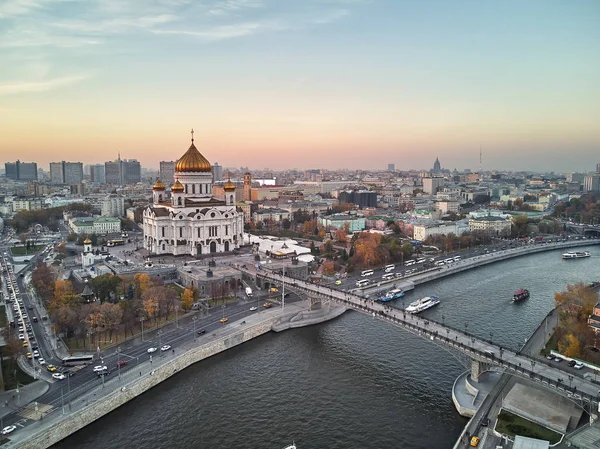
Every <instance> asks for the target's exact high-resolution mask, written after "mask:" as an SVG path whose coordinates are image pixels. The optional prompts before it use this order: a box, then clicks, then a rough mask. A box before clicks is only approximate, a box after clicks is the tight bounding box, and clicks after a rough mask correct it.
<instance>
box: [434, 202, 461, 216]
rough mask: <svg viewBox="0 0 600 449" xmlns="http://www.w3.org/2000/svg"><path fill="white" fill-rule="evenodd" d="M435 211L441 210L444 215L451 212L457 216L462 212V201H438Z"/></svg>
mask: <svg viewBox="0 0 600 449" xmlns="http://www.w3.org/2000/svg"><path fill="white" fill-rule="evenodd" d="M435 210H439V211H440V212H441V213H442V214H447V213H449V212H454V213H455V214H457V213H458V211H459V210H460V201H438V202H437V203H435Z"/></svg>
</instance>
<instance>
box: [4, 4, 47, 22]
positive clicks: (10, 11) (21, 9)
mask: <svg viewBox="0 0 600 449" xmlns="http://www.w3.org/2000/svg"><path fill="white" fill-rule="evenodd" d="M43 4H44V1H43V0H6V1H5V2H3V3H2V4H0V19H5V18H9V17H16V16H21V15H24V14H28V13H29V12H30V11H32V10H34V9H40V8H42V6H43Z"/></svg>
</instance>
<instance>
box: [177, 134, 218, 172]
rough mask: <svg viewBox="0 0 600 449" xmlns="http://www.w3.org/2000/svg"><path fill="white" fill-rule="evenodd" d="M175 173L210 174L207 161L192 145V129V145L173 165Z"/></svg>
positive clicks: (210, 169)
mask: <svg viewBox="0 0 600 449" xmlns="http://www.w3.org/2000/svg"><path fill="white" fill-rule="evenodd" d="M175 171H176V172H209V173H210V172H212V167H211V165H210V162H208V159H206V158H205V157H204V156H202V155H201V154H200V152H199V151H198V149H197V148H196V146H195V145H194V130H193V129H192V144H191V145H190V148H189V149H188V150H187V151H186V152H185V154H184V155H183V156H181V157H180V158H179V160H178V161H177V163H176V164H175Z"/></svg>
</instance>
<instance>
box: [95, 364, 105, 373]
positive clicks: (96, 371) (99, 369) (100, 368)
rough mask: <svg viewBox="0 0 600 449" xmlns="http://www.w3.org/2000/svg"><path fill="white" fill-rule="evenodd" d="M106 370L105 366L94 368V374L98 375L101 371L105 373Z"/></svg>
mask: <svg viewBox="0 0 600 449" xmlns="http://www.w3.org/2000/svg"><path fill="white" fill-rule="evenodd" d="M107 369H108V367H107V366H105V365H98V366H94V372H95V373H99V372H101V371H106V370H107Z"/></svg>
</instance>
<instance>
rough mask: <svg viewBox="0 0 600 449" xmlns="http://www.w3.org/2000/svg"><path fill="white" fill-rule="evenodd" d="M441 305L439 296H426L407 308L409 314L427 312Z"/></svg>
mask: <svg viewBox="0 0 600 449" xmlns="http://www.w3.org/2000/svg"><path fill="white" fill-rule="evenodd" d="M439 303H440V298H439V297H437V296H425V297H424V298H421V299H418V300H416V301H415V302H411V303H410V304H409V306H408V307H407V308H406V311H407V312H408V313H419V312H422V311H423V310H427V309H429V308H430V307H433V306H437V305H438V304H439Z"/></svg>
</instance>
